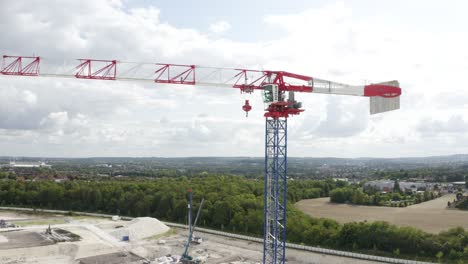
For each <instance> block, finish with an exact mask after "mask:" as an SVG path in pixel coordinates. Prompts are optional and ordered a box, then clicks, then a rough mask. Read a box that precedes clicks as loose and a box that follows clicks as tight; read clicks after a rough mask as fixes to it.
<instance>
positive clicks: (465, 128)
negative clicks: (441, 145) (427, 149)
mask: <svg viewBox="0 0 468 264" xmlns="http://www.w3.org/2000/svg"><path fill="white" fill-rule="evenodd" d="M417 131H418V132H419V133H420V134H421V135H423V136H436V135H439V134H447V133H448V134H465V133H467V132H468V122H466V121H465V120H464V119H463V117H462V116H461V115H453V116H451V117H450V118H449V119H448V120H435V119H429V118H426V119H423V120H421V122H420V123H419V125H418V126H417Z"/></svg>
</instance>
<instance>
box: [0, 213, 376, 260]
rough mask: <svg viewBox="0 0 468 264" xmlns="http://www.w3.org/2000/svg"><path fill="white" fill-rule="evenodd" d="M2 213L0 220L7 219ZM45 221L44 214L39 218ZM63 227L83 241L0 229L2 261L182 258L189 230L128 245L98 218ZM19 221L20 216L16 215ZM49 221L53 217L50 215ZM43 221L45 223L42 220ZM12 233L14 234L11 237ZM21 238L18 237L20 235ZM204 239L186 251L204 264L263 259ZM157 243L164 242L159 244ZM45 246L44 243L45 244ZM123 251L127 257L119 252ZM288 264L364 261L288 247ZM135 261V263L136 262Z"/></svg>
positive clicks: (251, 247) (244, 248)
mask: <svg viewBox="0 0 468 264" xmlns="http://www.w3.org/2000/svg"><path fill="white" fill-rule="evenodd" d="M9 214H10V213H9V212H3V211H0V219H1V218H2V217H5V216H7V215H9ZM42 217H45V218H46V216H42ZM62 217H63V219H64V221H65V220H66V222H67V224H58V225H52V228H53V229H58V228H60V229H62V230H67V231H70V232H72V233H74V234H76V235H79V236H80V237H81V239H80V240H79V241H74V242H59V243H53V244H43V243H44V241H43V240H42V239H41V236H40V235H39V233H41V232H44V231H45V229H46V228H47V226H48V225H32V226H27V227H23V228H21V229H23V230H21V231H8V230H7V229H3V230H2V229H0V236H2V237H4V239H3V242H1V243H0V263H2V264H3V263H5V264H20V263H21V264H24V263H31V264H33V263H34V264H77V263H80V261H81V263H93V264H94V263H106V264H107V263H141V259H142V258H144V259H150V260H153V259H155V258H159V257H162V256H166V255H168V254H172V255H180V254H182V252H183V249H184V245H185V242H186V239H187V230H180V229H175V230H172V232H167V234H166V235H165V236H162V237H152V238H146V239H140V240H133V241H130V242H121V241H115V238H114V237H112V236H111V235H109V233H108V232H111V231H112V230H113V229H114V227H115V226H116V225H122V224H124V223H123V221H117V222H114V221H110V220H108V219H100V218H89V219H88V218H85V217H80V218H79V219H76V218H70V217H66V216H62ZM19 218H23V216H21V215H19ZM51 219H57V216H52V217H51ZM45 220H47V219H45ZM10 234H15V235H10ZM18 234H20V235H18ZM197 236H200V237H202V238H203V241H204V242H203V243H202V244H200V245H192V246H191V247H190V253H189V254H190V255H191V256H193V257H194V258H197V257H200V258H202V259H204V260H205V261H206V263H207V264H212V263H213V264H214V263H238V264H256V263H260V262H261V259H262V250H263V247H262V244H261V243H252V242H247V241H243V240H237V239H231V238H226V237H222V236H216V235H211V234H205V233H197ZM161 239H163V240H165V243H158V241H160V240H161ZM46 242H47V240H46ZM122 253H125V254H122ZM286 254H287V258H288V263H290V264H312V263H324V264H327V263H333V264H345V263H346V264H348V263H349V264H367V263H369V264H370V263H374V262H370V261H365V260H359V259H352V258H345V257H338V256H330V255H323V254H317V253H311V252H305V251H299V250H293V249H287V253H286ZM138 259H139V260H138Z"/></svg>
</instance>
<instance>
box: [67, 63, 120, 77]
mask: <svg viewBox="0 0 468 264" xmlns="http://www.w3.org/2000/svg"><path fill="white" fill-rule="evenodd" d="M79 61H81V63H80V65H78V66H76V69H77V72H76V73H75V77H76V78H80V79H94V80H115V79H116V78H117V61H116V60H91V59H79ZM96 64H98V67H99V66H100V67H99V68H98V70H96V71H93V70H92V67H93V66H96ZM102 65H104V66H102Z"/></svg>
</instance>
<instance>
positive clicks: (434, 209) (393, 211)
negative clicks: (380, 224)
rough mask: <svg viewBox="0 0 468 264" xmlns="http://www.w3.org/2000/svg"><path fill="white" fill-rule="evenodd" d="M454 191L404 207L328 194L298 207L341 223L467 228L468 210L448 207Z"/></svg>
mask: <svg viewBox="0 0 468 264" xmlns="http://www.w3.org/2000/svg"><path fill="white" fill-rule="evenodd" d="M453 199H455V195H454V194H449V195H445V196H442V197H440V198H437V199H434V200H431V201H428V202H424V203H420V204H416V205H411V206H408V207H404V208H399V207H380V206H363V205H350V204H335V203H330V202H329V200H330V199H329V198H328V197H326V198H318V199H307V200H302V201H299V202H297V203H296V204H295V206H296V208H298V209H299V210H301V211H303V212H304V213H306V214H308V215H310V216H312V217H324V218H332V219H335V220H336V221H338V222H340V223H348V222H353V221H387V222H389V223H391V224H395V225H398V226H412V227H415V228H419V229H421V230H424V231H426V232H429V233H439V232H440V231H445V230H447V229H449V228H452V227H457V226H461V227H463V228H466V229H468V212H467V211H461V210H456V209H447V208H446V206H447V202H448V201H453Z"/></svg>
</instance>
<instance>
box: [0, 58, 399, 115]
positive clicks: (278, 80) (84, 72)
mask: <svg viewBox="0 0 468 264" xmlns="http://www.w3.org/2000/svg"><path fill="white" fill-rule="evenodd" d="M79 62H80V63H79V64H78V66H76V67H75V70H76V71H75V74H74V75H65V74H42V75H41V73H40V63H41V58H40V57H27V56H8V55H4V56H3V61H2V67H1V69H0V74H3V75H18V76H55V77H75V78H79V79H93V80H137V81H138V80H142V81H153V82H155V83H164V84H185V85H200V86H218V87H232V88H238V89H240V91H241V92H245V93H252V92H253V91H254V90H264V87H265V85H268V84H275V85H277V89H278V90H279V91H280V92H282V93H284V92H306V93H312V92H313V93H326V94H337V95H353V96H366V97H369V98H370V112H371V114H376V113H380V112H385V111H390V110H395V109H398V108H399V106H400V104H399V97H400V95H401V89H400V88H399V84H398V82H397V81H391V82H386V83H378V84H369V85H360V86H353V85H348V84H342V83H337V82H332V81H327V80H322V79H319V78H313V77H309V76H305V75H299V74H295V73H290V72H285V71H268V70H263V71H259V70H248V69H228V68H212V67H204V66H197V65H185V64H167V63H154V64H153V65H154V66H155V68H153V70H154V72H153V74H154V77H153V78H152V79H142V78H126V77H124V76H122V77H120V76H118V71H117V64H118V63H119V61H117V60H94V59H79ZM23 65H25V66H23ZM201 69H213V71H222V70H226V71H229V74H227V76H228V79H227V80H225V81H214V80H213V79H209V78H205V79H203V78H199V77H198V76H197V75H196V71H197V70H201ZM288 80H293V81H294V82H297V81H299V82H302V84H299V85H298V84H292V83H290V82H288ZM278 103H279V102H278ZM284 103H287V102H284ZM276 106H281V103H279V104H276ZM246 109H249V110H250V109H251V107H250V106H249V107H246ZM270 110H271V109H270ZM270 110H268V109H267V111H270ZM298 110H299V109H296V110H293V109H290V111H292V112H289V114H298V113H299V112H301V111H298ZM286 116H287V113H286Z"/></svg>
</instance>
